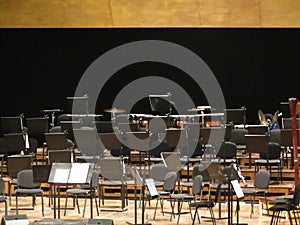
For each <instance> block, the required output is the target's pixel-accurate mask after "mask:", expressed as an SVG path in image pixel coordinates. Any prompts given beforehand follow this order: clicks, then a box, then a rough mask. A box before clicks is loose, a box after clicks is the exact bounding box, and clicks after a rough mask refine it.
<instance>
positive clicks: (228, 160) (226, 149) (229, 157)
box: [217, 141, 238, 166]
mask: <svg viewBox="0 0 300 225" xmlns="http://www.w3.org/2000/svg"><path fill="white" fill-rule="evenodd" d="M236 155H237V145H236V144H235V143H234V142H231V141H224V142H223V143H222V145H221V148H220V149H219V152H218V153H217V160H218V161H219V162H220V164H221V165H224V166H228V165H230V164H232V163H235V164H238V161H237V157H236Z"/></svg>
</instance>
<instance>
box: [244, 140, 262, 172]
mask: <svg viewBox="0 0 300 225" xmlns="http://www.w3.org/2000/svg"><path fill="white" fill-rule="evenodd" d="M245 142H246V151H247V152H248V153H249V168H250V167H251V154H252V153H265V154H267V153H268V143H267V135H263V134H246V135H245Z"/></svg>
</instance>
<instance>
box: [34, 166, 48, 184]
mask: <svg viewBox="0 0 300 225" xmlns="http://www.w3.org/2000/svg"><path fill="white" fill-rule="evenodd" d="M50 171H51V165H49V164H45V165H32V172H33V182H35V183H47V182H48V179H49V175H50Z"/></svg>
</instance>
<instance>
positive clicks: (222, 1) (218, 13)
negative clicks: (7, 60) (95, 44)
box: [0, 0, 300, 27]
mask: <svg viewBox="0 0 300 225" xmlns="http://www.w3.org/2000/svg"><path fill="white" fill-rule="evenodd" d="M299 26H300V1H299V0H215V1H212V0H0V27H299Z"/></svg>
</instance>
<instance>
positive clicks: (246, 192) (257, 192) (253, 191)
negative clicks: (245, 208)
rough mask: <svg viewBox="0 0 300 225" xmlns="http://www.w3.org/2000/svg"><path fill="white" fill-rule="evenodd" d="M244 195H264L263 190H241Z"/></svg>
mask: <svg viewBox="0 0 300 225" xmlns="http://www.w3.org/2000/svg"><path fill="white" fill-rule="evenodd" d="M243 192H244V194H245V195H254V194H259V193H264V191H263V190H255V189H243Z"/></svg>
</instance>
